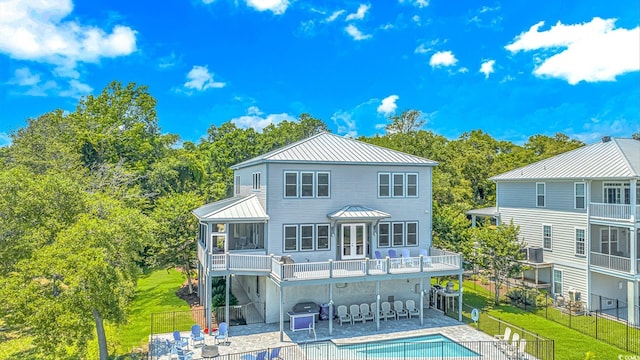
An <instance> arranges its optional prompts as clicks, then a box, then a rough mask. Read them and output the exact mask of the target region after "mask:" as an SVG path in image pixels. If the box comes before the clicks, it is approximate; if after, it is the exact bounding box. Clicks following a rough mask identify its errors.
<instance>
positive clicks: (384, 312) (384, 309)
mask: <svg viewBox="0 0 640 360" xmlns="http://www.w3.org/2000/svg"><path fill="white" fill-rule="evenodd" d="M380 309H381V311H380V316H381V317H383V318H384V319H385V320H387V319H394V320H395V319H396V312H395V311H393V310H391V304H390V303H389V302H387V301H383V302H382V304H380Z"/></svg>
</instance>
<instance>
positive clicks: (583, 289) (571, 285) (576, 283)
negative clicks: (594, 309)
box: [553, 264, 589, 305]
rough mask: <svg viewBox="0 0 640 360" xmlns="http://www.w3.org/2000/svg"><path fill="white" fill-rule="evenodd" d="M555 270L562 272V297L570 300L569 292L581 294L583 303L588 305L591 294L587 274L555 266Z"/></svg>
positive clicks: (571, 268) (570, 268) (579, 270)
mask: <svg viewBox="0 0 640 360" xmlns="http://www.w3.org/2000/svg"><path fill="white" fill-rule="evenodd" d="M553 268H554V269H555V270H561V271H562V296H564V298H565V299H568V293H569V290H577V291H579V292H580V296H581V301H582V302H583V303H584V304H585V305H586V304H587V301H588V298H589V293H588V292H587V272H586V271H585V270H581V269H576V268H574V267H569V266H563V265H558V264H555V265H554V266H553Z"/></svg>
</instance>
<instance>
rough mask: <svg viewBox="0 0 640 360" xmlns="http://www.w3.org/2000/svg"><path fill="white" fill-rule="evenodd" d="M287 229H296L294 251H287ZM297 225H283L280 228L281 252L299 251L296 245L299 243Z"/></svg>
mask: <svg viewBox="0 0 640 360" xmlns="http://www.w3.org/2000/svg"><path fill="white" fill-rule="evenodd" d="M287 228H294V229H296V241H295V243H296V248H295V250H287ZM298 233H299V232H298V225H283V226H282V252H283V253H284V252H296V251H298V250H299V247H298V243H299V239H300V237H299V236H298Z"/></svg>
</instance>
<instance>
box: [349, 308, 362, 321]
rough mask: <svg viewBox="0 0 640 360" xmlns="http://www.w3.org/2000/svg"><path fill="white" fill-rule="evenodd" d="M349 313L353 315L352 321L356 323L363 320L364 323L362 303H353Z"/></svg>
mask: <svg viewBox="0 0 640 360" xmlns="http://www.w3.org/2000/svg"><path fill="white" fill-rule="evenodd" d="M349 315H351V322H352V323H354V324H355V322H356V321H362V323H363V324H364V317H363V316H362V314H360V305H356V304H353V305H351V306H349Z"/></svg>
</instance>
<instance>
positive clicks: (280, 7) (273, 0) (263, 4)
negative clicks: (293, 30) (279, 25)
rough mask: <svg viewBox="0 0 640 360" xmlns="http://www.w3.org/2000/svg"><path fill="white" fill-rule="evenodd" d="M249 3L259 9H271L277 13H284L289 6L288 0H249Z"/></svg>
mask: <svg viewBox="0 0 640 360" xmlns="http://www.w3.org/2000/svg"><path fill="white" fill-rule="evenodd" d="M247 5H248V6H250V7H252V8H254V9H256V10H258V11H267V10H269V11H271V12H272V13H274V14H276V15H281V14H284V12H285V11H286V10H287V7H288V6H289V1H288V0H247Z"/></svg>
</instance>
